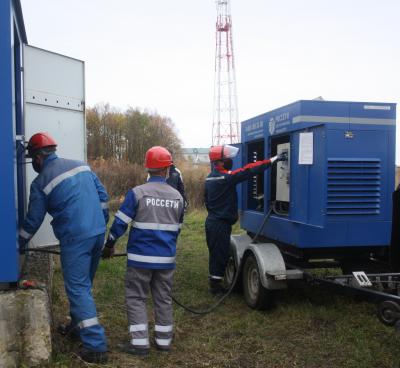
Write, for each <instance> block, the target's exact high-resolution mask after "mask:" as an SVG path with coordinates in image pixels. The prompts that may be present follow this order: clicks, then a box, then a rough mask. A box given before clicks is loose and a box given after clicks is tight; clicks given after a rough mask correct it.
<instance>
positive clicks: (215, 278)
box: [210, 275, 223, 280]
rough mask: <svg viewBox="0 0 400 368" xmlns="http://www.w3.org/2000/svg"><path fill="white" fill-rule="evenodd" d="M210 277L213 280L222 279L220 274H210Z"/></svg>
mask: <svg viewBox="0 0 400 368" xmlns="http://www.w3.org/2000/svg"><path fill="white" fill-rule="evenodd" d="M210 279H213V280H222V279H223V277H222V276H214V275H210Z"/></svg>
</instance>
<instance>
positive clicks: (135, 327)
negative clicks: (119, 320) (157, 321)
mask: <svg viewBox="0 0 400 368" xmlns="http://www.w3.org/2000/svg"><path fill="white" fill-rule="evenodd" d="M146 330H147V325H146V324H145V323H141V324H138V325H130V326H129V332H137V331H146Z"/></svg>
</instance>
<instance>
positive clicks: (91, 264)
mask: <svg viewBox="0 0 400 368" xmlns="http://www.w3.org/2000/svg"><path fill="white" fill-rule="evenodd" d="M103 244H104V233H103V234H101V235H97V236H94V237H91V238H89V239H86V240H82V241H79V242H76V243H68V244H62V243H61V266H62V271H63V275H64V285H65V291H66V293H67V296H68V300H69V305H70V314H71V318H72V324H73V325H74V326H78V328H79V335H80V338H81V340H82V343H83V346H84V347H85V348H86V349H89V350H91V351H95V352H105V351H107V340H106V336H105V333H104V328H103V327H102V326H101V325H100V324H99V322H98V320H97V311H96V305H95V303H94V300H93V296H92V286H93V279H94V276H95V274H96V270H97V266H98V264H99V260H100V257H101V252H102V248H103Z"/></svg>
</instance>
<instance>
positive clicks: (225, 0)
mask: <svg viewBox="0 0 400 368" xmlns="http://www.w3.org/2000/svg"><path fill="white" fill-rule="evenodd" d="M216 4H217V23H216V43H215V81H214V118H213V131H212V144H213V146H215V145H220V144H229V143H238V142H239V141H240V132H239V119H238V109H237V95H236V77H235V59H234V55H233V42H232V17H231V13H230V4H229V0H216Z"/></svg>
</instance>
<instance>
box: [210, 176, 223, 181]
mask: <svg viewBox="0 0 400 368" xmlns="http://www.w3.org/2000/svg"><path fill="white" fill-rule="evenodd" d="M223 179H225V176H211V177H210V178H206V181H211V180H223Z"/></svg>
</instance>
